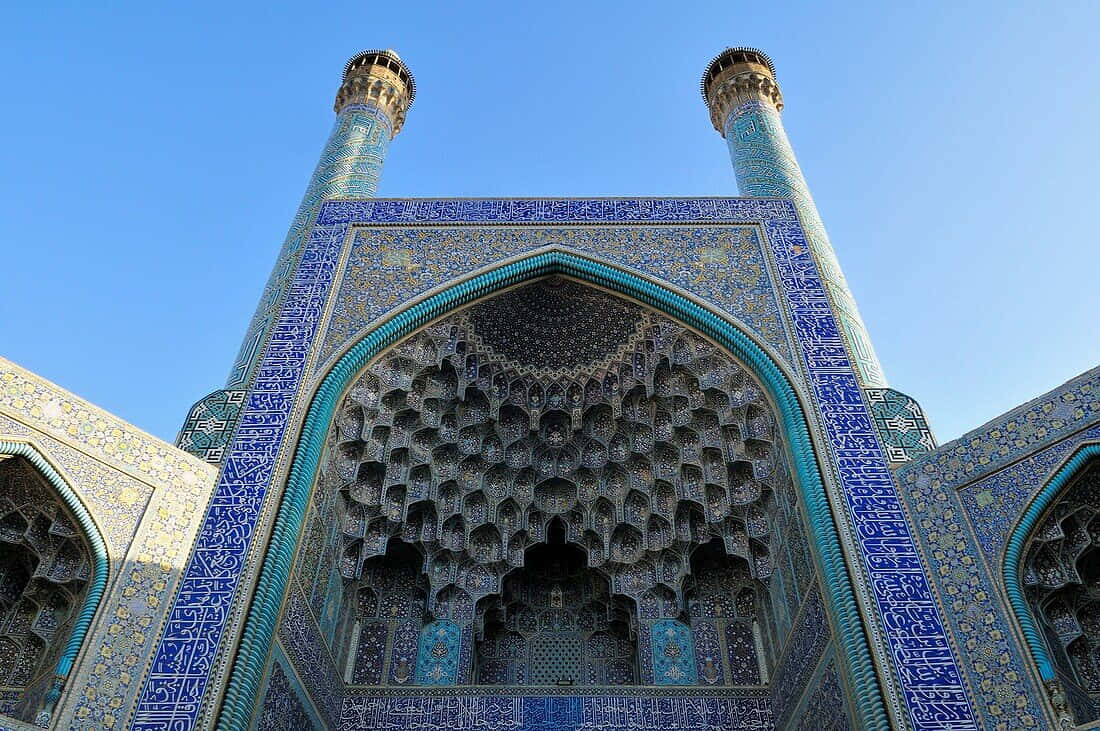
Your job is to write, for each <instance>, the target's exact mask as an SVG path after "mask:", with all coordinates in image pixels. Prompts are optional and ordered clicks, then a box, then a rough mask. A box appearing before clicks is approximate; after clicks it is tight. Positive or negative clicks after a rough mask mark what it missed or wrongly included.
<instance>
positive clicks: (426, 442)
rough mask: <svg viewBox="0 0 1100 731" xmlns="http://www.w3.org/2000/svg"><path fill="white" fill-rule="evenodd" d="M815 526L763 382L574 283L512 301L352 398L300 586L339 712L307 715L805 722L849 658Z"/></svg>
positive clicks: (476, 316)
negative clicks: (629, 712) (828, 606)
mask: <svg viewBox="0 0 1100 731" xmlns="http://www.w3.org/2000/svg"><path fill="white" fill-rule="evenodd" d="M521 312H522V316H520V315H519V314H518V313H521ZM603 319H606V320H608V321H609V324H608V325H607V326H606V327H597V326H595V325H593V323H599V322H601V321H602V320H603ZM578 341H582V342H578ZM551 351H552V352H553V355H552V356H551V355H547V353H549V352H551ZM801 522H802V511H801V508H800V507H799V505H798V503H797V499H796V498H795V490H794V483H793V481H792V477H791V469H790V457H789V455H788V454H787V453H786V447H785V442H784V438H783V435H782V433H781V430H780V428H779V422H778V421H777V419H776V416H775V409H774V407H773V406H772V405H771V404H770V403H769V401H768V399H767V396H766V390H765V389H764V388H763V387H762V386H761V385H760V384H759V383H758V382H757V381H756V380H755V377H754V376H753V375H752V374H751V373H750V372H749V371H748V370H747V369H746V368H745V367H744V366H743V365H741V364H740V363H738V362H737V361H736V360H734V359H732V358H731V357H730V356H729V355H728V354H726V353H725V352H724V351H722V350H721V349H720V348H718V347H717V346H716V345H714V344H713V343H711V342H710V341H708V340H706V339H705V338H703V337H701V336H699V335H698V334H696V333H695V332H693V331H692V330H690V329H689V328H686V327H684V326H683V325H681V324H679V323H676V322H675V321H673V320H670V319H669V318H667V317H665V316H663V315H661V314H660V313H658V312H656V311H653V310H650V309H647V308H645V307H642V306H640V305H638V304H636V303H634V302H631V301H629V300H626V299H624V298H620V297H617V296H615V295H612V294H610V293H608V292H605V291H603V290H600V289H597V288H594V287H591V286H588V285H585V284H582V283H580V282H577V281H574V280H571V279H567V278H560V277H555V278H546V279H542V280H537V281H535V282H533V283H530V284H527V285H524V286H521V287H517V288H515V289H512V290H506V291H505V292H504V293H502V294H499V295H497V296H495V297H492V298H490V299H488V300H485V301H483V302H481V303H478V304H475V305H473V306H472V307H470V308H468V309H466V310H462V311H459V312H457V313H453V314H451V315H449V316H447V317H446V318H444V319H442V320H440V321H437V322H435V323H432V324H430V325H428V326H426V327H425V328H423V329H422V330H420V331H419V332H417V333H416V334H414V335H412V336H411V337H409V338H408V339H406V340H405V341H403V342H402V343H399V344H398V345H396V346H394V347H392V348H391V349H390V350H388V351H386V352H385V353H383V354H382V355H380V356H379V357H378V358H376V359H375V360H374V361H373V362H372V363H371V364H370V365H369V366H368V367H367V368H366V369H365V370H364V371H363V372H361V373H360V374H359V375H358V376H357V377H356V378H355V379H353V382H352V384H351V385H350V387H349V388H348V389H347V391H346V393H345V395H344V397H343V399H342V403H341V405H340V407H339V408H338V411H337V414H336V417H335V420H334V423H333V427H332V429H331V431H330V434H329V436H328V440H327V447H326V452H325V457H324V459H323V460H322V467H321V471H320V474H319V475H318V477H317V481H316V485H315V489H314V494H313V500H312V504H311V508H310V511H309V515H308V516H307V519H306V528H305V532H304V534H303V535H304V536H305V540H304V541H303V542H302V544H301V545H300V548H299V551H298V557H297V559H296V568H295V575H296V576H299V577H300V578H299V579H298V580H297V581H292V582H291V585H292V589H291V591H292V593H293V592H294V591H299V592H301V601H300V603H301V604H306V605H308V606H309V607H310V608H311V611H310V613H309V614H307V615H306V616H304V617H303V616H298V617H295V621H297V622H305V623H307V624H308V623H310V622H313V623H314V629H312V630H309V632H307V633H306V634H309V633H310V632H312V633H313V635H314V636H316V637H317V641H318V642H320V643H322V644H323V645H325V646H326V648H327V649H326V650H325V651H324V652H323V653H320V656H321V657H329V658H332V664H333V670H332V671H329V672H328V674H327V677H329V678H332V679H335V678H336V677H339V678H340V679H342V680H343V683H342V686H343V687H342V688H340V689H338V690H337V689H326V688H327V684H329V683H331V682H333V680H329V681H320V680H316V681H311V682H312V683H313V684H312V685H311V686H310V685H308V684H307V686H305V692H307V693H310V694H311V695H316V694H318V693H320V694H322V695H326V694H332V693H339V694H341V695H342V697H343V698H344V699H345V700H344V701H343V703H344V704H345V708H353V707H354V708H356V709H359V710H356V711H355V712H354V713H352V715H353V716H356V717H359V716H361V712H362V711H363V708H360V707H359V706H358V705H356V704H358V703H360V702H366V701H365V700H363V699H370V698H387V697H393V696H394V694H401V693H406V694H411V696H410V697H412V696H416V697H423V696H425V694H427V695H428V696H432V697H434V695H440V694H443V695H441V696H440V697H446V694H447V693H449V692H451V691H448V689H457V688H461V694H463V695H464V696H466V695H469V696H470V697H478V698H480V697H485V698H489V697H492V696H490V695H486V694H492V693H498V694H505V695H513V696H514V695H516V694H521V695H523V696H525V697H526V696H530V695H532V694H534V695H548V696H557V695H561V694H569V693H576V694H581V695H583V694H584V693H589V694H591V693H596V694H597V695H607V694H622V693H628V694H630V693H634V694H637V693H641V694H643V695H646V694H648V695H653V694H657V696H659V697H665V696H668V697H708V698H709V697H722V698H726V699H728V702H734V700H735V699H746V700H747V701H751V703H752V704H756V705H753V707H754V708H770V707H771V704H773V703H779V704H789V703H790V702H791V701H790V697H789V695H788V691H789V690H790V689H792V688H799V687H804V686H805V684H806V683H808V682H810V677H809V676H808V675H807V674H806V673H807V667H806V664H807V662H812V661H813V658H816V657H820V656H822V653H823V652H824V648H825V646H826V645H827V643H828V638H829V632H828V626H827V624H825V620H824V616H823V614H822V613H821V612H820V611H818V610H819V609H820V597H819V596H818V595H817V594H816V590H815V589H814V578H813V576H814V570H813V567H812V563H811V560H810V552H809V546H808V545H807V543H806V541H805V538H804V535H805V534H804V532H803V530H802V527H801ZM336 556H339V560H338V561H336V560H334V559H335V557H336ZM398 577H400V582H401V586H403V587H405V589H404V590H403V591H404V592H405V593H407V594H408V595H409V596H410V597H415V601H412V602H411V603H406V604H401V606H400V608H397V609H394V608H393V607H394V606H395V605H394V604H392V602H390V603H387V602H388V600H387V599H386V598H385V597H386V596H392V593H391V594H388V593H387V592H390V591H391V588H392V586H393V585H394V582H395V581H397V580H398ZM379 582H381V584H379ZM815 597H816V598H815ZM811 598H814V600H813V601H812V602H810V604H813V605H814V606H813V607H810V608H809V609H807V608H806V606H805V605H806V604H807V601H808V600H809V599H811ZM292 604H293V602H292ZM387 607H389V608H387ZM814 607H816V609H815V608H814ZM310 614H311V615H312V618H311V617H310V616H309V615H310ZM289 616H290V615H289V614H287V615H286V616H284V618H283V620H282V621H283V623H284V626H283V629H282V630H281V634H280V636H281V637H289V636H292V635H293V636H295V637H302V636H303V633H302V632H300V631H298V629H297V628H295V629H293V630H292V629H291V628H290V627H289V626H288V625H286V623H287V621H288V617H289ZM288 645H292V643H284V644H283V645H282V650H281V652H283V653H285V656H286V658H287V659H286V662H288V663H290V664H291V665H294V666H295V667H297V666H298V665H299V664H301V663H303V662H306V660H305V659H304V658H302V657H301V653H302V652H304V650H303V649H302V648H299V647H294V646H288ZM796 645H798V646H797V647H796ZM810 669H812V665H811V666H810ZM297 672H298V673H299V675H305V676H307V677H310V678H318V677H321V676H319V675H318V673H317V672H316V671H310V672H303V671H301V670H299V671H297ZM777 679H779V680H781V681H782V685H776V682H777ZM716 693H717V694H719V695H718V696H715V695H714V694H716ZM433 694H434V695H433ZM700 694H702V695H700ZM708 694H709V695H708ZM326 697H332V696H331V695H326ZM794 697H795V698H797V695H796V696H794ZM776 698H778V700H775V699H776ZM356 699H359V700H356ZM272 702H274V701H272ZM723 702H727V701H723ZM738 702H739V701H738ZM347 704H352V705H351V706H348V705H347ZM349 713H351V711H349ZM768 713H771V711H768ZM353 727H354V726H349V727H348V728H353Z"/></svg>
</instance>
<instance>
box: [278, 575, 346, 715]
mask: <svg viewBox="0 0 1100 731" xmlns="http://www.w3.org/2000/svg"><path fill="white" fill-rule="evenodd" d="M279 644H280V645H281V647H282V651H283V652H284V653H285V655H286V658H287V660H288V661H289V663H288V664H289V666H290V667H292V668H293V669H294V672H295V673H297V675H298V677H299V678H300V679H301V682H302V689H303V691H304V694H305V695H307V696H308V697H309V698H310V699H311V700H312V701H313V705H314V706H315V707H316V708H317V710H318V711H319V712H320V713H321V715H322V716H323V717H324V718H325V720H326V721H327V722H328V723H335V721H336V719H337V718H338V717H339V713H340V701H341V697H342V694H343V687H344V683H343V678H342V677H341V675H340V673H339V672H338V670H337V669H336V664H335V663H334V662H333V659H332V655H331V654H330V653H329V651H328V645H327V643H325V641H324V639H323V638H322V635H321V631H320V628H319V627H318V626H317V620H316V619H315V618H314V617H313V615H312V614H311V613H310V609H309V605H308V604H307V603H306V600H305V597H304V596H302V593H301V591H299V590H297V589H292V590H291V592H290V596H289V598H288V599H287V603H286V611H285V616H284V617H283V621H282V622H280V623H279Z"/></svg>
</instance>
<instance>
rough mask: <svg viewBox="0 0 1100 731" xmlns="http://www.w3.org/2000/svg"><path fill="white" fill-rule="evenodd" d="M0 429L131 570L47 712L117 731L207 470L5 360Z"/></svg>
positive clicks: (65, 723) (192, 524) (0, 377)
mask: <svg viewBox="0 0 1100 731" xmlns="http://www.w3.org/2000/svg"><path fill="white" fill-rule="evenodd" d="M0 430H2V431H3V433H4V434H6V435H9V436H12V437H14V438H16V439H28V440H33V441H34V443H36V444H37V445H39V446H40V448H41V449H40V451H41V452H42V453H43V454H45V455H47V456H48V457H49V459H51V460H53V461H54V462H55V463H56V464H57V465H58V467H59V469H60V470H61V471H62V473H63V475H64V476H65V478H66V480H67V481H68V482H69V483H70V484H71V485H72V487H73V489H74V490H75V491H77V493H78V494H79V495H80V496H81V497H82V499H83V500H84V501H85V505H86V506H87V508H88V509H89V511H90V512H91V513H92V515H93V516H94V518H95V519H96V521H97V523H98V525H100V526H101V527H102V528H103V531H104V538H105V539H106V541H107V544H108V552H109V556H110V559H111V563H112V566H114V565H116V564H115V561H116V560H118V561H120V562H121V561H125V565H127V566H130V567H133V570H132V571H127V572H123V573H121V574H120V575H119V576H118V578H117V580H115V582H114V584H113V587H112V590H111V592H110V593H108V595H106V596H105V597H104V600H103V602H102V604H101V606H100V608H99V612H98V615H97V616H98V617H99V618H100V619H99V620H98V622H99V623H98V624H97V625H93V628H92V631H91V633H90V634H89V636H88V639H87V640H86V642H87V646H88V647H89V648H94V649H93V650H92V651H90V652H88V653H87V654H86V655H85V656H83V658H82V659H81V660H80V663H79V664H78V665H77V666H76V667H74V669H73V672H72V674H71V675H70V676H69V680H68V683H67V686H68V693H67V694H66V695H64V696H63V698H62V700H61V703H60V705H59V707H58V708H57V709H56V710H55V713H54V718H55V725H56V726H57V727H58V728H65V727H71V728H115V727H117V726H118V725H120V724H122V723H124V718H125V715H124V714H125V709H127V708H128V707H129V705H130V703H131V702H132V700H133V698H134V697H135V695H136V693H137V692H138V689H139V687H140V684H139V682H138V681H139V680H140V678H141V671H142V662H144V660H145V659H146V658H148V657H149V656H150V653H151V650H152V645H153V643H154V642H155V639H156V633H155V632H153V631H150V629H149V628H150V627H156V626H157V624H158V623H159V621H160V619H161V617H162V616H163V613H164V612H165V611H166V609H167V605H168V601H169V598H170V596H171V592H172V591H173V590H174V588H175V586H176V582H177V579H178V569H179V567H180V566H181V565H182V563H183V558H184V557H185V556H186V554H187V551H188V550H189V549H190V545H191V537H192V536H194V535H195V533H196V526H197V522H198V514H199V512H200V506H201V505H202V504H203V503H204V501H205V499H206V497H207V495H208V494H209V492H210V489H211V487H212V483H213V477H214V471H213V469H212V468H211V467H210V466H209V465H205V464H203V463H202V462H200V461H198V460H196V459H195V458H194V457H191V456H190V455H188V454H186V453H184V452H182V451H180V450H177V449H176V448H174V447H172V446H171V445H168V444H165V443H164V442H161V441H160V440H158V439H156V438H154V437H152V436H149V435H147V434H145V433H144V432H141V431H140V430H138V429H136V428H135V427H133V426H132V425H130V424H127V423H126V422H124V421H122V420H120V419H118V418H117V417H114V416H112V415H110V414H107V413H106V412H104V411H102V410H100V409H97V408H96V407H94V406H91V405H90V404H88V403H86V402H84V401H82V400H80V399H78V398H76V397H75V396H73V395H72V394H70V393H68V392H65V391H63V390H62V389H60V388H58V387H57V386H54V385H53V384H50V383H48V382H46V381H44V380H42V379H40V378H38V377H37V376H34V375H33V374H31V373H29V372H27V371H25V370H23V369H21V368H19V367H18V366H15V365H14V364H12V363H10V362H9V361H6V360H3V359H0ZM139 521H141V522H140V525H139ZM135 531H136V534H135ZM135 622H136V629H135ZM124 630H125V631H124ZM120 709H121V710H120Z"/></svg>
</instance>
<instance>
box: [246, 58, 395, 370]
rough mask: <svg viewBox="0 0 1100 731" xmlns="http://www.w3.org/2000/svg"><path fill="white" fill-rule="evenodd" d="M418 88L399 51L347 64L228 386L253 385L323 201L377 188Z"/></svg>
mask: <svg viewBox="0 0 1100 731" xmlns="http://www.w3.org/2000/svg"><path fill="white" fill-rule="evenodd" d="M415 94H416V83H415V82H414V81H413V77H412V73H411V72H410V71H409V69H408V67H407V66H405V64H404V62H403V61H402V60H401V58H400V57H399V56H398V55H397V54H396V53H395V52H394V51H391V50H386V51H363V52H362V53H359V54H356V55H355V56H353V57H352V59H351V60H350V61H348V63H347V65H346V66H344V76H343V80H342V83H341V84H340V89H339V90H338V91H337V92H336V105H335V111H336V124H335V125H334V126H333V128H332V134H331V135H329V138H328V142H326V143H325V149H324V151H323V152H322V153H321V160H320V162H318V163H317V169H316V170H314V171H313V177H311V178H310V181H309V187H308V188H307V189H306V194H305V197H303V198H302V203H301V205H299V206H298V212H297V213H296V214H295V215H294V220H293V222H292V223H291V224H290V232H289V233H288V234H287V237H286V241H285V242H284V243H283V248H282V250H281V251H280V252H279V258H278V260H277V261H276V263H275V270H274V271H273V272H272V273H271V277H270V279H268V282H267V286H266V287H265V288H264V293H263V296H262V297H261V298H260V304H259V306H258V307H257V308H256V314H255V315H253V317H252V324H251V325H249V327H248V334H247V335H246V336H245V339H244V342H243V343H242V344H241V350H240V353H239V354H238V355H237V359H236V361H235V362H234V363H233V370H232V372H231V373H230V374H229V380H228V381H227V382H226V386H225V387H226V388H227V389H239V388H246V387H247V386H248V383H249V381H250V380H251V377H252V370H253V368H254V367H255V364H256V361H257V360H259V355H260V350H261V348H262V347H263V343H264V339H265V336H266V334H267V330H268V327H269V326H270V324H271V320H272V317H273V316H274V314H275V312H276V310H277V307H278V304H279V300H280V298H281V295H282V290H283V286H284V285H285V284H286V282H287V281H288V279H289V275H290V272H291V271H292V270H293V268H294V262H295V261H296V257H297V253H298V251H299V249H300V248H301V244H302V237H303V236H304V235H305V234H306V231H308V229H309V226H310V224H311V223H312V221H313V219H314V217H316V215H317V209H318V208H319V207H320V205H321V202H322V201H324V200H325V199H328V198H369V197H371V196H373V195H374V194H375V192H376V191H377V190H378V179H379V177H380V176H381V174H382V162H383V161H384V160H385V159H386V151H387V149H388V148H389V144H390V140H392V139H393V138H394V137H395V136H396V135H397V133H398V132H399V131H401V125H402V124H404V122H405V114H406V113H407V112H408V109H409V106H410V105H411V104H412V101H413V96H414V95H415Z"/></svg>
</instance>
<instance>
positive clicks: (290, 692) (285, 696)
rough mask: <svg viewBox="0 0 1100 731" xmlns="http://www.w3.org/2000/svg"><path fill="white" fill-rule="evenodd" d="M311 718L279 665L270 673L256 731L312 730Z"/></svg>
mask: <svg viewBox="0 0 1100 731" xmlns="http://www.w3.org/2000/svg"><path fill="white" fill-rule="evenodd" d="M314 727H315V724H314V722H313V718H312V717H311V716H310V715H309V714H308V713H307V712H306V709H305V708H304V707H303V706H302V700H301V699H300V698H299V697H298V693H297V692H296V691H295V689H294V685H293V684H292V683H291V682H290V680H289V679H288V678H287V676H286V673H285V672H284V671H283V668H282V666H281V665H280V664H279V663H275V664H274V667H273V668H272V671H271V680H270V681H269V682H268V686H267V692H266V693H265V694H264V700H263V706H262V709H261V711H260V717H259V719H258V720H257V722H256V731H304V730H305V729H310V728H314Z"/></svg>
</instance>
